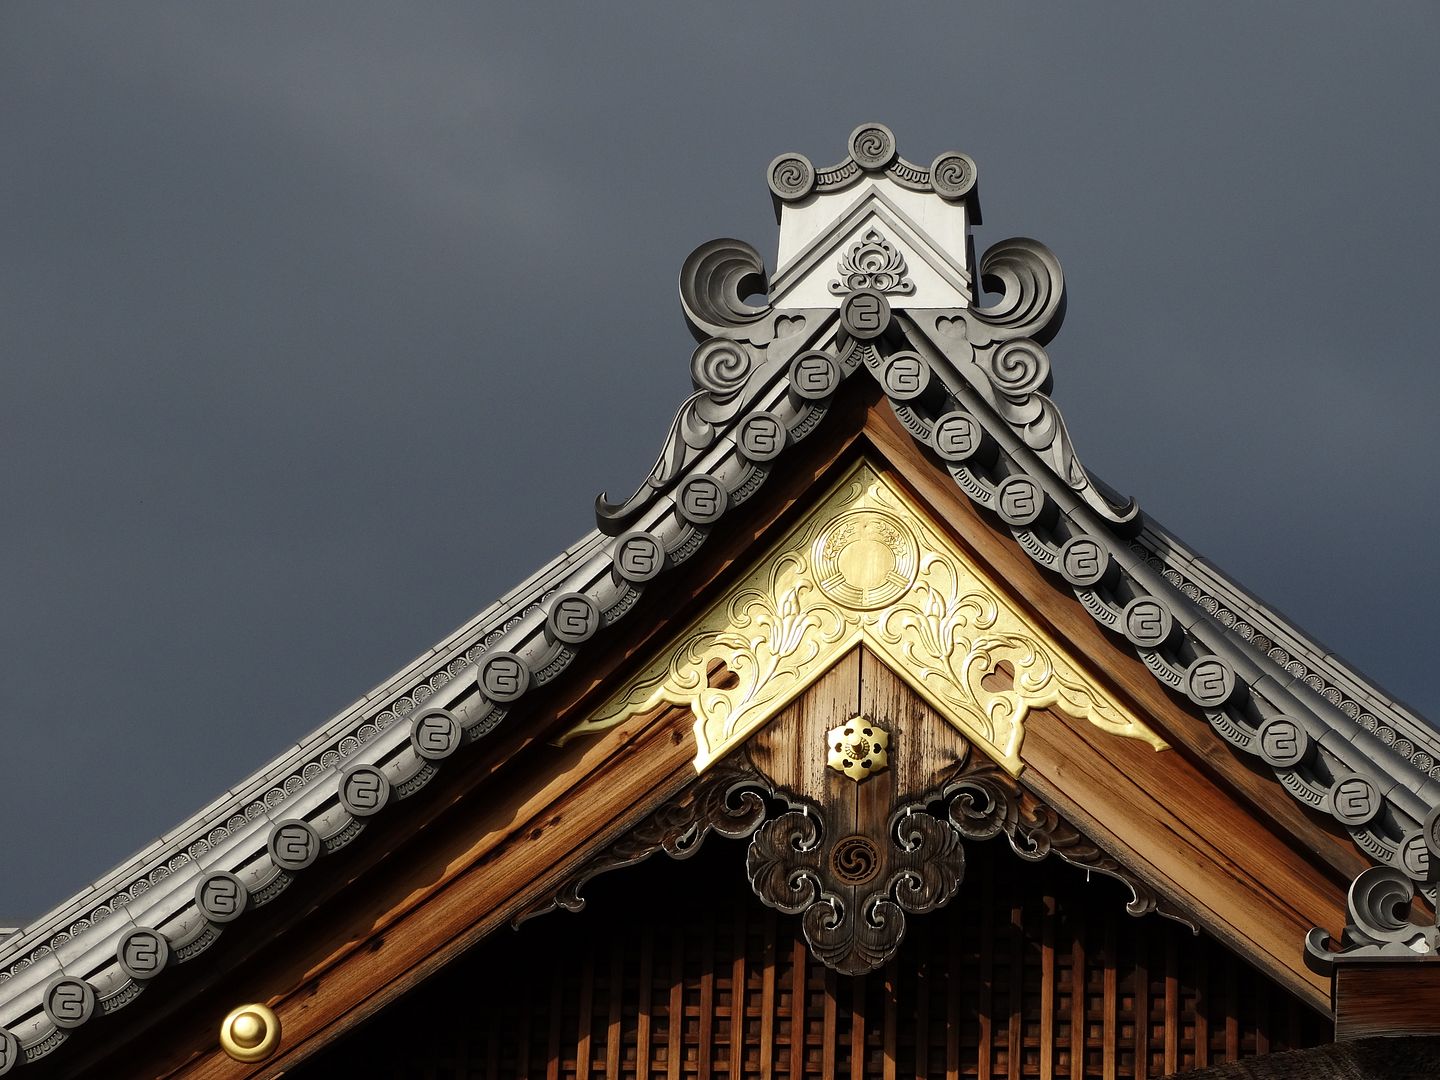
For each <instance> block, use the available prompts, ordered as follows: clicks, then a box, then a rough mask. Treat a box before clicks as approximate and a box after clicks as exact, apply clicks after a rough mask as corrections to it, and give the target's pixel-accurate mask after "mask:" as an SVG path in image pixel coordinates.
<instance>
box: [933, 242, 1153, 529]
mask: <svg viewBox="0 0 1440 1080" xmlns="http://www.w3.org/2000/svg"><path fill="white" fill-rule="evenodd" d="M980 277H981V280H982V282H983V283H984V284H985V286H986V287H987V288H989V289H991V290H997V291H999V292H1000V293H1001V296H1000V299H999V300H997V301H996V302H995V303H994V304H992V305H991V306H990V307H976V308H974V309H972V310H971V311H969V312H966V313H964V314H961V315H942V316H937V317H936V318H935V321H934V326H935V330H936V333H937V335H938V338H939V340H938V341H937V344H939V345H940V347H941V348H942V349H944V350H945V351H947V353H950V354H954V353H955V350H954V349H953V348H949V349H947V348H946V341H947V339H954V338H955V336H956V335H957V334H958V335H961V336H963V338H964V343H963V344H961V345H960V347H959V352H960V354H962V355H963V354H969V358H970V359H971V360H972V363H969V364H962V365H961V369H962V371H964V372H965V374H966V375H967V376H968V377H969V379H970V381H971V382H972V383H973V384H974V386H975V388H976V389H977V390H978V391H979V392H980V393H981V394H983V395H984V397H985V399H986V400H987V401H988V402H989V403H990V404H991V405H992V406H993V407H994V409H995V411H996V412H997V413H999V414H1000V416H1001V418H1002V419H1003V420H1004V421H1005V422H1006V423H1008V424H1009V425H1010V426H1011V427H1012V428H1014V429H1015V431H1016V432H1017V433H1018V434H1019V435H1020V436H1021V438H1023V439H1024V440H1025V445H1026V446H1028V447H1029V448H1030V449H1031V450H1033V451H1035V453H1036V454H1037V455H1039V456H1040V457H1041V458H1042V459H1043V460H1044V461H1045V463H1046V464H1047V465H1049V466H1050V468H1051V469H1052V470H1054V472H1055V474H1056V475H1057V476H1059V477H1060V478H1061V479H1062V480H1064V481H1065V483H1066V484H1068V485H1069V486H1070V488H1071V489H1072V490H1074V491H1076V492H1077V493H1079V494H1080V495H1081V496H1083V497H1084V499H1085V501H1086V502H1087V503H1088V504H1089V505H1090V506H1091V507H1092V508H1094V509H1095V510H1097V511H1099V512H1100V513H1101V514H1103V515H1104V516H1105V517H1106V518H1108V519H1109V520H1111V521H1113V522H1115V523H1117V524H1124V523H1127V522H1130V521H1133V520H1134V519H1135V518H1136V516H1137V515H1138V514H1139V512H1140V508H1139V506H1138V505H1137V504H1136V502H1135V501H1134V500H1133V499H1131V500H1128V501H1127V502H1125V503H1123V504H1121V505H1112V504H1111V503H1110V501H1109V500H1108V499H1107V498H1106V497H1105V496H1104V495H1103V494H1102V493H1101V492H1100V491H1099V490H1098V489H1097V488H1096V487H1095V484H1094V483H1093V481H1091V479H1090V475H1089V473H1087V472H1086V471H1085V467H1084V466H1083V465H1082V464H1081V463H1080V458H1079V455H1078V454H1076V452H1075V446H1074V444H1073V443H1072V442H1071V441H1070V433H1069V432H1068V431H1067V430H1066V427H1065V420H1064V417H1062V416H1061V414H1060V410H1059V408H1058V407H1056V405H1055V402H1053V401H1052V400H1051V399H1050V397H1049V390H1050V357H1049V356H1048V355H1047V354H1046V352H1045V349H1044V348H1043V346H1044V344H1045V343H1046V342H1048V341H1050V340H1051V339H1052V338H1053V337H1054V336H1055V335H1056V333H1058V332H1059V330H1060V324H1061V323H1062V322H1063V321H1064V317H1065V275H1064V272H1063V271H1062V270H1061V269H1060V260H1059V259H1057V258H1056V257H1055V254H1054V253H1053V252H1052V251H1051V250H1050V249H1049V248H1047V247H1046V246H1045V245H1044V244H1042V243H1040V242H1039V241H1036V240H1029V239H1026V238H1024V237H1017V238H1014V239H1010V240H1002V241H1001V242H1000V243H998V244H996V245H994V246H993V247H991V248H990V249H989V250H988V251H986V252H985V255H984V256H983V257H982V258H981V260H980ZM966 346H968V348H967V347H966Z"/></svg>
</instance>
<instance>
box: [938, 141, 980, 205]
mask: <svg viewBox="0 0 1440 1080" xmlns="http://www.w3.org/2000/svg"><path fill="white" fill-rule="evenodd" d="M976 176H977V171H976V168H975V162H974V160H973V159H971V157H970V156H969V155H968V154H961V153H956V152H953V151H952V152H950V153H948V154H941V155H940V156H939V157H937V158H936V159H935V162H934V164H932V165H931V166H930V186H931V187H933V188H934V189H935V194H937V195H939V196H940V197H941V198H942V199H950V200H952V201H953V200H957V199H963V198H964V197H965V196H966V195H968V194H970V191H971V189H972V188H974V187H975V178H976Z"/></svg>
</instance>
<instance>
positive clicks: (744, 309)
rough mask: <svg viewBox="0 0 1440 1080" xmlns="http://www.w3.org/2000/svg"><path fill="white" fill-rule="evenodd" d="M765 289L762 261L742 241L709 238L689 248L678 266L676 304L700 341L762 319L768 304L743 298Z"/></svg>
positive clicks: (756, 252)
mask: <svg viewBox="0 0 1440 1080" xmlns="http://www.w3.org/2000/svg"><path fill="white" fill-rule="evenodd" d="M768 288H769V283H768V282H767V281H766V278H765V262H764V260H763V259H761V258H760V253H759V252H758V251H756V250H755V249H754V248H753V247H751V246H750V245H749V244H747V243H745V242H744V241H743V240H711V241H710V242H709V243H708V244H701V245H700V246H699V247H698V248H696V249H695V250H694V251H692V252H691V253H690V255H689V257H688V258H686V260H685V262H684V264H683V265H682V266H681V267H680V305H681V307H683V308H684V309H685V318H686V321H688V322H689V324H690V329H691V330H692V331H693V332H694V333H695V334H696V336H697V337H698V338H699V339H700V340H702V341H703V340H704V339H705V338H710V337H716V336H719V335H721V334H723V332H724V331H726V330H734V329H736V328H738V327H743V326H748V325H749V324H751V323H754V322H758V321H759V320H760V319H763V318H764V317H765V316H766V314H768V313H769V311H770V306H769V304H768V303H767V304H764V305H760V306H756V305H754V304H748V303H746V302H745V300H746V297H748V296H751V295H753V294H756V293H762V294H763V293H764V292H766V290H767V289H768Z"/></svg>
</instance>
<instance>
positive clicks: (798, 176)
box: [766, 154, 815, 202]
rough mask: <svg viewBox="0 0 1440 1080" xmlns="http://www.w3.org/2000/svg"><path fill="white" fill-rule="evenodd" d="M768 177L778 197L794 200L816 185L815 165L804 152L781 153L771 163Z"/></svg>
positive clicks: (788, 200) (803, 195) (786, 200)
mask: <svg viewBox="0 0 1440 1080" xmlns="http://www.w3.org/2000/svg"><path fill="white" fill-rule="evenodd" d="M766 179H767V180H768V181H769V184H770V190H771V191H773V192H774V193H775V197H776V198H778V199H782V200H784V201H785V202H794V201H795V200H796V199H803V198H804V197H805V196H806V195H809V194H810V190H811V189H812V188H813V187H814V186H815V166H814V165H811V164H810V159H809V158H807V157H806V156H805V155H804V154H781V155H780V156H779V157H777V158H776V159H775V160H774V161H772V162H771V163H770V171H769V173H768V175H767V177H766Z"/></svg>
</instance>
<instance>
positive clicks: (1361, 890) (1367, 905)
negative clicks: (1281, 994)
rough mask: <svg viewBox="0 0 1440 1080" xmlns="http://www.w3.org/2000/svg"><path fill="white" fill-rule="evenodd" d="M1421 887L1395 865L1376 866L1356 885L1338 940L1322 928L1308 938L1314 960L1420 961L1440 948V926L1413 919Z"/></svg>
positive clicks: (1307, 950) (1362, 874) (1323, 963)
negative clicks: (1417, 894)
mask: <svg viewBox="0 0 1440 1080" xmlns="http://www.w3.org/2000/svg"><path fill="white" fill-rule="evenodd" d="M1414 899H1415V885H1414V883H1413V882H1412V881H1411V880H1410V878H1409V877H1408V876H1406V875H1405V874H1404V873H1402V872H1401V871H1399V870H1396V869H1393V868H1392V867H1389V866H1372V867H1370V869H1368V870H1363V871H1361V872H1360V874H1359V875H1358V876H1357V877H1356V878H1355V880H1354V881H1353V882H1351V883H1350V892H1349V893H1348V894H1347V896H1346V898H1345V906H1346V908H1347V909H1348V910H1349V915H1350V918H1349V922H1348V923H1347V924H1346V926H1345V929H1344V931H1343V932H1342V933H1341V935H1340V941H1339V943H1338V944H1337V943H1336V941H1335V940H1334V939H1333V938H1332V937H1331V936H1330V935H1329V934H1328V933H1327V932H1326V931H1325V930H1323V929H1321V928H1320V927H1318V926H1317V927H1315V929H1313V930H1311V931H1310V933H1309V934H1307V935H1306V936H1305V953H1306V957H1307V959H1309V960H1310V962H1311V963H1313V964H1316V965H1318V966H1319V967H1321V968H1322V969H1323V968H1328V967H1329V966H1330V965H1331V964H1335V963H1344V962H1347V961H1351V960H1367V959H1369V960H1373V959H1387V960H1394V959H1399V958H1405V959H1420V958H1421V957H1427V956H1429V957H1433V956H1435V955H1436V953H1437V952H1440V926H1434V925H1432V926H1422V925H1419V924H1417V923H1413V922H1411V921H1410V909H1411V904H1412V903H1413V901H1414Z"/></svg>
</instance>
